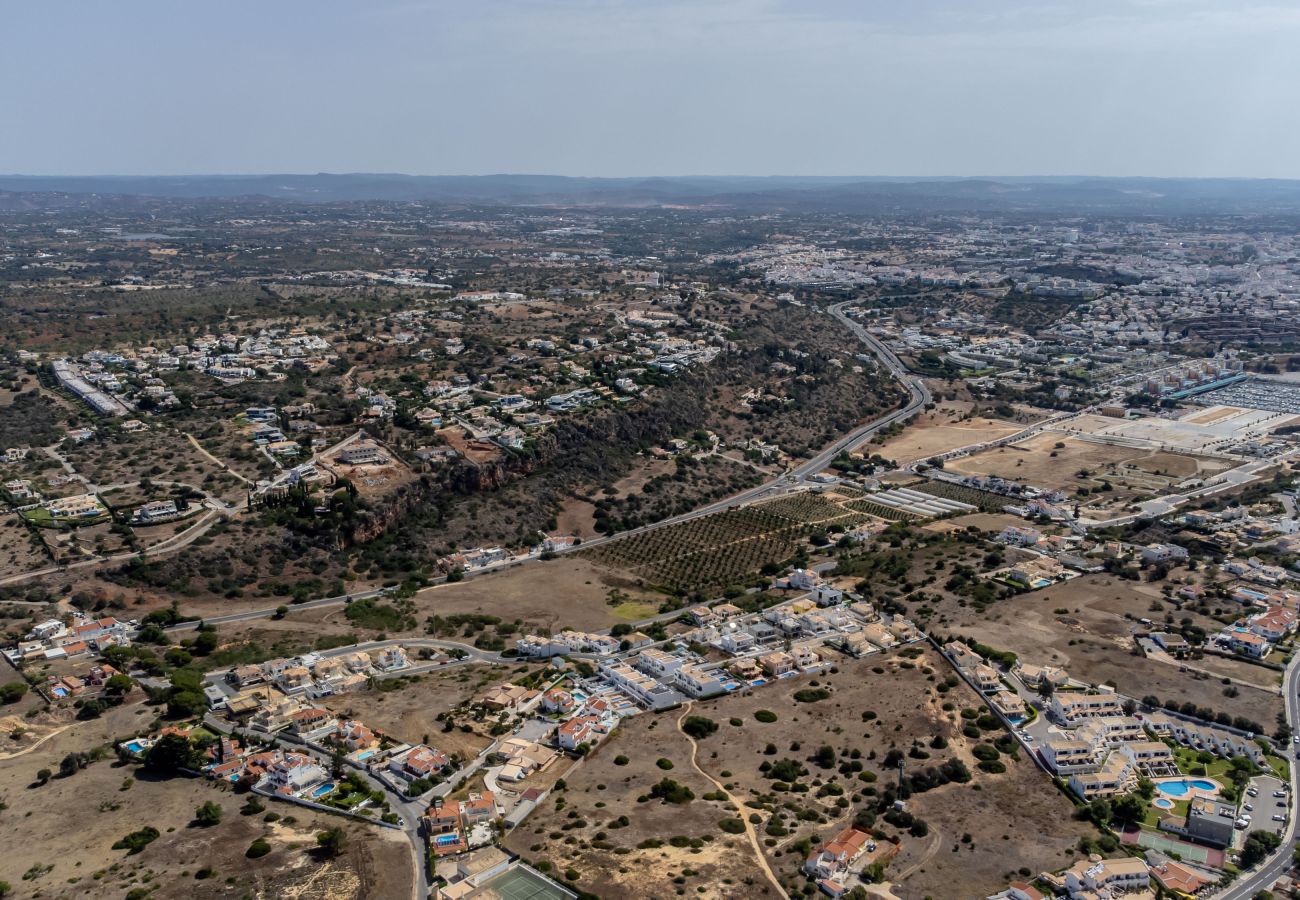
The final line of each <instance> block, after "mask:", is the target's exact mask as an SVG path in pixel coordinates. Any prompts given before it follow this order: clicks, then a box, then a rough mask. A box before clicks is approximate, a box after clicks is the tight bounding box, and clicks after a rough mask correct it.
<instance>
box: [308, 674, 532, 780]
mask: <svg viewBox="0 0 1300 900" xmlns="http://www.w3.org/2000/svg"><path fill="white" fill-rule="evenodd" d="M505 677H506V672H505V671H504V670H503V669H501V668H498V667H495V666H457V667H455V668H452V669H448V670H447V671H445V672H430V673H425V674H422V675H419V676H418V678H419V681H413V682H409V683H407V684H404V685H403V686H402V687H400V688H398V689H397V690H375V689H367V690H364V691H358V692H356V693H353V694H345V695H343V696H340V697H333V698H330V700H329V701H328V704H327V705H328V706H329V707H330V708H331V709H333V710H334V711H336V712H338V713H340V714H342V715H346V716H348V717H352V718H357V719H359V720H361V721H362V722H365V723H366V724H367V725H369V726H370V727H371V728H374V729H377V730H379V731H382V732H384V733H385V734H388V735H390V736H392V737H394V738H397V739H398V740H402V741H406V742H408V743H423V742H424V741H425V739H426V737H427V739H428V742H430V743H432V744H433V745H434V746H436V747H437V748H438V749H439V750H441V751H443V752H444V753H446V754H448V755H452V754H457V753H458V754H460V756H461V758H463V759H471V758H473V757H475V756H477V755H478V754H479V752H480V751H482V749H483V748H484V747H486V746H487V745H488V744H489V743H491V741H490V739H489V738H486V737H483V736H482V735H480V734H478V733H477V732H465V731H461V730H460V729H459V728H456V729H453V730H452V731H444V730H443V724H442V722H439V721H438V720H437V717H438V714H439V713H443V712H447V711H449V710H451V709H452V708H454V707H456V706H458V705H459V704H461V703H463V702H464V701H466V700H469V699H470V698H471V697H473V696H475V695H476V694H480V693H482V692H483V691H485V690H486V689H487V688H488V687H489V686H491V685H493V684H496V683H498V682H500V681H502V680H503V679H504V678H505Z"/></svg>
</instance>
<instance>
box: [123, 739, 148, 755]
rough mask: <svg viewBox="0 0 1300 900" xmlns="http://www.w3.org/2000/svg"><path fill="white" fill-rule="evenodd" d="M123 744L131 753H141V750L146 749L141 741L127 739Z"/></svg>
mask: <svg viewBox="0 0 1300 900" xmlns="http://www.w3.org/2000/svg"><path fill="white" fill-rule="evenodd" d="M122 746H123V747H125V748H126V749H127V751H128V752H130V753H140V752H141V751H143V750H144V744H142V743H140V742H139V741H127V742H126V743H125V744H123V745H122Z"/></svg>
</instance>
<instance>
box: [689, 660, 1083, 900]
mask: <svg viewBox="0 0 1300 900" xmlns="http://www.w3.org/2000/svg"><path fill="white" fill-rule="evenodd" d="M836 663H837V668H838V669H839V671H838V672H837V673H829V674H823V675H821V676H817V677H813V678H808V677H804V678H797V679H792V680H790V681H786V682H779V683H777V684H774V685H765V686H763V687H761V688H757V689H754V690H752V691H750V692H748V693H747V694H746V695H745V696H742V697H731V698H725V699H720V700H716V701H711V702H709V703H705V704H699V705H698V706H697V709H696V712H698V713H699V714H701V715H707V716H709V717H710V718H712V719H714V720H715V721H717V722H718V723H719V725H720V728H719V731H718V732H717V734H716V735H714V736H713V737H710V738H706V739H705V740H704V741H702V742H701V754H700V761H701V765H703V766H704V767H705V769H706V770H707V771H709V772H710V774H713V775H715V776H717V777H720V778H721V779H722V780H723V781H724V782H726V783H728V784H731V785H734V793H735V796H736V797H737V798H738V799H740V800H742V802H744V801H753V802H760V801H761V800H762V799H763V798H764V797H772V796H776V797H778V798H779V797H781V796H782V795H780V794H776V795H773V794H772V793H771V790H772V781H771V780H770V778H768V777H767V776H765V775H764V774H763V773H762V772H761V771H760V770H759V766H760V765H761V764H762V763H763V762H764V761H765V760H766V761H769V762H771V761H775V760H780V759H782V758H786V757H789V758H792V759H796V760H799V761H801V762H802V764H803V765H804V766H805V768H806V769H807V770H808V772H809V776H808V777H811V778H814V779H816V780H820V781H824V782H831V781H834V780H836V777H835V773H836V770H835V769H830V770H824V769H821V768H820V767H819V766H818V765H816V764H815V763H814V762H813V761H812V759H811V757H812V754H813V753H814V752H815V751H816V750H817V749H818V747H820V746H821V745H828V746H831V747H832V748H834V749H835V750H836V751H837V753H839V758H840V760H841V761H843V759H844V751H850V752H851V751H855V750H856V751H859V752H860V754H861V762H862V763H863V764H864V766H865V768H866V770H868V771H872V772H875V773H876V775H877V776H878V780H876V781H875V782H873V784H872V785H871V786H869V787H872V786H874V787H879V786H882V785H883V784H885V783H887V782H890V781H892V780H893V779H895V778H896V777H897V773H895V772H892V771H888V770H885V769H884V768H883V761H884V758H885V756H886V754H888V753H889V751H891V750H900V751H904V752H907V751H909V748H911V747H912V746H913V745H914V744H919V748H921V749H919V750H918V752H922V753H925V754H927V755H928V758H926V759H916V758H912V757H909V758H907V765H908V769H909V771H913V770H919V769H921V768H923V767H925V766H932V765H937V764H939V763H941V762H943V761H944V760H946V759H950V758H955V759H960V760H961V761H962V762H964V763H965V764H966V765H967V766H968V767H969V768H970V770H971V772H972V773H973V775H974V777H973V779H972V781H971V782H970V783H968V784H957V783H952V784H948V785H945V786H942V787H939V788H935V789H934V790H932V791H927V792H924V793H918V794H914V795H913V796H912V798H911V799H910V800H909V801H908V808H909V810H911V811H913V812H914V813H915V814H916V815H918V816H920V817H921V818H922V819H924V820H925V821H926V822H927V824H928V825H929V826H930V832H929V835H927V836H926V837H925V838H914V837H912V836H910V835H908V834H906V833H904V834H902V835H900V838H901V844H900V851H899V854H898V856H897V857H896V858H895V859H894V860H893V861H892V862H890V863H889V865H888V868H887V869H886V873H885V877H886V879H887V880H888V881H889V882H890V884H891V885H892V886H893V889H894V891H895V893H897V895H898V896H899V897H903V898H914V897H915V898H921V897H925V896H927V895H933V896H952V895H951V894H945V893H944V892H943V890H942V888H943V886H944V885H952V884H956V883H961V884H963V885H964V886H967V885H968V886H969V888H970V890H969V891H968V892H965V891H964V893H963V894H962V896H985V895H987V894H988V893H991V892H992V891H994V890H995V889H996V888H997V887H998V886H999V885H1001V884H1003V883H1004V882H1005V881H1006V879H1007V875H1008V873H1010V872H1014V870H1016V869H1018V868H1019V867H1020V866H1029V867H1030V868H1031V869H1033V870H1034V871H1038V870H1040V869H1042V868H1047V867H1057V866H1060V865H1063V864H1067V863H1068V862H1069V856H1068V853H1067V851H1068V850H1069V849H1070V848H1072V847H1073V846H1074V845H1075V843H1077V841H1078V838H1079V837H1080V836H1081V835H1083V834H1086V833H1088V832H1089V829H1088V828H1087V827H1086V826H1084V825H1082V824H1081V823H1078V822H1076V821H1074V820H1073V819H1071V806H1070V803H1069V802H1068V801H1067V800H1066V799H1065V798H1064V797H1062V796H1061V795H1060V794H1059V793H1058V792H1057V790H1056V788H1055V787H1054V786H1053V785H1052V784H1051V782H1050V781H1049V780H1048V779H1047V777H1046V776H1045V775H1043V774H1042V773H1040V772H1039V771H1038V770H1037V769H1036V768H1034V766H1033V765H1032V763H1030V762H1029V761H1028V760H1026V759H1023V758H1022V759H1017V760H1011V759H1008V758H1006V757H1004V762H1005V763H1006V765H1007V771H1006V772H1004V773H1001V774H996V775H990V774H987V773H984V772H981V771H979V770H977V769H976V766H975V760H974V758H973V757H972V755H971V749H972V747H973V746H974V744H975V743H978V742H977V741H973V740H970V739H968V738H966V737H964V736H963V735H962V733H961V723H962V721H963V720H962V719H961V716H960V712H961V710H962V709H965V708H980V707H981V706H982V701H981V700H980V699H979V698H978V697H977V696H976V695H975V693H974V692H973V691H971V690H970V689H969V688H967V687H966V685H965V684H964V683H962V684H960V685H958V686H956V687H954V688H952V689H950V690H947V691H946V692H944V693H940V691H939V690H938V683H939V682H942V681H943V680H944V679H946V678H947V677H948V676H949V675H950V674H951V669H950V668H949V667H948V665H947V664H946V663H945V662H943V661H942V660H940V659H939V657H938V656H937V654H935V653H933V652H930V651H926V652H925V653H923V654H922V655H920V656H919V657H918V658H916V659H915V660H914V661H913V660H909V659H907V658H905V657H903V656H901V655H899V654H891V655H889V656H887V657H886V656H875V657H867V658H865V659H862V660H844V659H840V660H837V661H836ZM877 669H880V670H881V671H879V672H878V671H876V670H877ZM813 681H817V682H819V683H820V684H819V686H821V687H824V688H828V689H829V690H830V693H831V696H830V697H829V698H827V699H825V700H821V701H818V702H814V703H800V702H798V701H797V700H796V699H795V693H796V692H797V691H799V690H801V689H806V688H809V687H810V686H811V684H812V682H813ZM945 704H949V705H951V707H952V709H948V710H945V709H944V705H945ZM759 710H768V711H771V712H775V713H776V714H777V716H778V719H777V721H776V722H772V723H767V724H765V723H762V722H760V721H758V720H757V719H756V718H755V717H754V714H755V713H756V712H758V711H759ZM864 713H867V714H872V713H874V717H872V718H871V720H870V721H869V722H864V721H863V718H864V717H863V714H864ZM733 718H736V719H739V720H741V724H740V725H739V726H735V725H732V724H730V723H731V720H732V719H733ZM1001 733H1002V732H1001V731H993V732H988V733H986V735H985V737H983V738H981V741H985V742H991V741H992V740H994V739H995V738H997V737H998V736H999V735H1000V734H1001ZM936 737H940V738H942V739H943V741H945V742H946V744H947V746H946V747H944V748H943V749H934V748H933V747H931V742H932V741H934V739H935V738H936ZM769 744H771V745H774V746H775V747H776V748H777V752H776V753H775V754H771V755H769V754H768V753H767V752H766V748H767V746H768V745H769ZM795 747H797V748H798V749H797V750H796V749H792V748H795ZM724 773H729V774H724ZM816 780H815V781H814V782H813V783H814V784H816V783H817V781H816ZM839 781H840V783H841V784H843V785H844V787H845V789H846V792H850V793H851V792H852V791H854V790H858V789H862V784H861V783H855V782H854V781H853V780H852V778H851V777H850V778H843V777H841V778H840V779H839ZM864 793H872V791H870V790H868V791H866V792H864ZM788 796H792V797H797V803H798V805H799V806H801V807H803V808H804V809H816V810H818V811H820V812H821V813H822V816H823V818H824V821H820V822H818V821H812V822H807V823H806V822H803V821H799V822H795V821H794V820H793V819H792V818H789V817H787V819H786V821H785V822H784V827H785V828H786V829H787V830H788V831H789V832H790V834H789V835H788V836H782V837H779V838H777V839H776V841H775V842H774V844H775V845H774V846H772V847H769V848H768V850H767V852H768V855H769V860H770V861H771V864H772V866H773V867H774V868H775V869H777V870H778V872H779V873H780V875H781V877H782V878H783V879H787V883H788V885H789V886H790V887H794V886H796V885H798V884H799V883H801V881H802V876H800V875H799V874H798V867H799V865H800V864H801V863H802V855H801V854H800V853H796V852H793V850H792V849H791V847H792V845H793V844H795V843H797V842H798V840H799V839H800V838H802V837H807V836H810V835H814V834H815V835H818V836H820V837H821V838H822V839H823V840H826V839H829V838H830V837H832V836H833V835H834V833H835V831H836V830H838V829H839V828H842V827H844V826H846V825H848V824H850V822H851V821H852V818H853V815H852V812H853V810H854V809H855V808H856V805H854V806H851V807H850V810H849V811H847V812H845V811H841V810H839V809H838V808H837V807H836V806H835V805H834V803H833V802H832V801H833V800H834V797H830V796H828V797H825V798H821V799H816V798H815V797H814V798H813V799H811V800H810V799H809V797H810V796H812V795H810V794H804V795H788ZM980 811H982V812H983V815H979V814H972V813H973V812H976V813H977V812H980ZM763 816H764V822H765V823H766V822H769V821H771V820H770V818H769V817H768V815H767V814H766V813H763ZM877 827H883V828H884V829H885V831H886V832H890V833H893V832H894V831H895V829H893V828H892V827H891V826H889V825H885V824H884V823H883V821H877ZM966 833H970V834H971V835H972V836H973V840H972V842H971V843H970V844H965V843H962V842H961V838H962V836H963V835H964V834H966ZM1004 833H1006V834H1009V835H1010V838H1009V839H1007V840H1003V838H1002V835H1003V834H1004ZM954 844H960V846H961V850H960V851H959V852H957V853H953V852H952V850H951V848H952V846H953V845H954ZM963 890H964V889H963Z"/></svg>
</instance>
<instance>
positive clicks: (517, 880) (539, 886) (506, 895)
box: [480, 865, 578, 900]
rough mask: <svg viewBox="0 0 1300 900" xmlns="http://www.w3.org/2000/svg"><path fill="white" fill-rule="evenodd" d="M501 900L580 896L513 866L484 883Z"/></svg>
mask: <svg viewBox="0 0 1300 900" xmlns="http://www.w3.org/2000/svg"><path fill="white" fill-rule="evenodd" d="M480 887H489V888H491V889H492V890H494V891H496V892H497V893H498V894H500V895H501V900H573V898H576V897H577V896H578V895H577V894H575V893H573V892H572V891H569V890H566V889H565V888H563V887H561V886H560V885H558V884H556V883H555V882H554V881H551V880H550V879H549V878H546V877H544V876H542V875H541V874H539V873H537V872H534V871H533V870H532V869H529V868H526V867H525V866H521V865H517V866H511V867H510V868H509V869H506V870H505V871H504V872H502V873H501V874H500V875H497V876H496V877H494V878H491V879H489V880H488V881H486V882H484V883H483V884H482V885H480Z"/></svg>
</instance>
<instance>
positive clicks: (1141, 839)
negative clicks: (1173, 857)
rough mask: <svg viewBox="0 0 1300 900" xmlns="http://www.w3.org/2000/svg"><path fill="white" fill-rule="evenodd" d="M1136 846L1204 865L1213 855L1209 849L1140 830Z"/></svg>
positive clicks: (1212, 851)
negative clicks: (1172, 854)
mask: <svg viewBox="0 0 1300 900" xmlns="http://www.w3.org/2000/svg"><path fill="white" fill-rule="evenodd" d="M1137 844H1138V846H1140V847H1146V848H1147V849H1148V850H1159V851H1161V852H1162V853H1176V854H1178V856H1180V857H1181V858H1183V859H1187V860H1191V861H1192V862H1196V863H1201V864H1202V865H1205V864H1206V863H1207V862H1208V860H1209V856H1210V854H1211V853H1214V852H1216V851H1214V850H1213V849H1212V848H1210V847H1202V846H1200V845H1199V844H1193V843H1189V842H1188V841H1177V840H1174V839H1173V838H1167V837H1165V836H1164V835H1162V834H1156V833H1155V832H1153V831H1147V830H1146V829H1145V828H1144V829H1142V830H1141V831H1140V832H1139V833H1138V836H1137Z"/></svg>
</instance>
